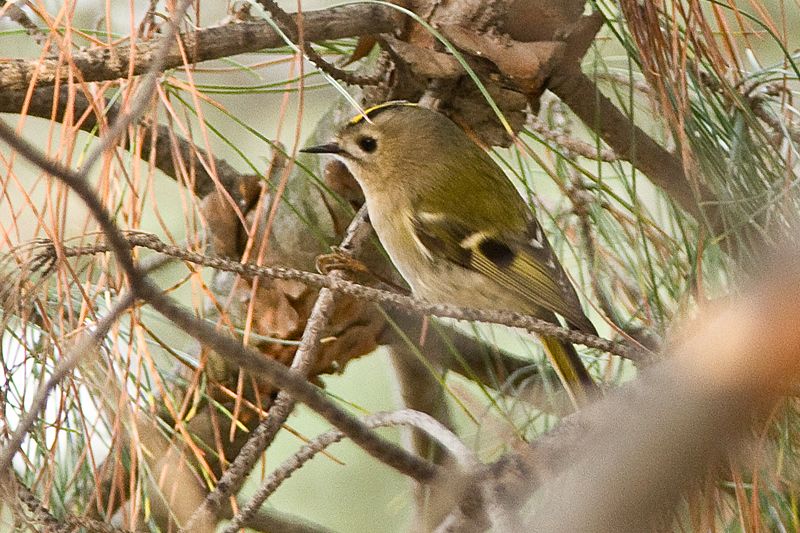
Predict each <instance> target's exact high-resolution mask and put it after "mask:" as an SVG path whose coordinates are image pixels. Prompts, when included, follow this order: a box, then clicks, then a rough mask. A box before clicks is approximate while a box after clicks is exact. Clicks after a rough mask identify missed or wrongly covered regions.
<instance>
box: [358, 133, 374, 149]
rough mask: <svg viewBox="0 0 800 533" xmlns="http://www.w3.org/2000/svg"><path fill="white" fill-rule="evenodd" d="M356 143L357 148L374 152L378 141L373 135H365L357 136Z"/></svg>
mask: <svg viewBox="0 0 800 533" xmlns="http://www.w3.org/2000/svg"><path fill="white" fill-rule="evenodd" d="M356 143H357V144H358V147H359V148H361V149H362V150H364V151H365V152H367V153H372V152H374V151H375V149H376V148H377V147H378V141H376V140H375V137H367V136H366V135H365V136H363V137H359V138H358V140H357V141H356Z"/></svg>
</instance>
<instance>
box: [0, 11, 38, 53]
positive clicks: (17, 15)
mask: <svg viewBox="0 0 800 533" xmlns="http://www.w3.org/2000/svg"><path fill="white" fill-rule="evenodd" d="M24 3H25V2H20V1H18V0H12V1H11V2H7V1H6V0H0V6H3V5H5V7H4V8H2V9H0V18H2V17H8V18H9V19H11V20H13V21H14V22H16V23H17V24H19V25H20V26H22V27H23V28H25V33H27V34H28V35H30V36H31V37H32V38H33V40H34V41H36V44H38V45H40V46H41V45H44V43H45V42H46V41H47V34H45V32H43V31H42V29H41V28H40V27H39V26H37V25H36V23H35V22H33V21H32V20H31V18H30V17H29V16H28V14H27V13H25V11H24V10H23V9H22V8H21V7H20V6H19V5H18V4H24Z"/></svg>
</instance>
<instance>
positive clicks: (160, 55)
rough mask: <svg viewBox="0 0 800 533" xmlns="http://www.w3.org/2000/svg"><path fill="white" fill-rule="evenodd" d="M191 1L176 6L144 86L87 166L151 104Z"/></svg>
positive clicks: (95, 149) (106, 133) (90, 165)
mask: <svg viewBox="0 0 800 533" xmlns="http://www.w3.org/2000/svg"><path fill="white" fill-rule="evenodd" d="M191 3H192V0H182V1H181V2H180V3H179V4H178V5H177V6H176V8H175V12H174V14H173V15H172V18H171V19H170V20H169V23H168V24H167V30H166V31H165V32H164V36H163V37H162V39H161V42H162V43H163V44H162V46H161V47H159V49H158V50H157V52H156V53H155V55H154V56H153V63H152V65H150V68H149V69H148V71H147V73H146V74H145V75H144V78H143V80H142V86H141V87H139V89H138V90H137V91H136V96H135V97H134V98H133V102H132V103H131V106H130V109H129V110H128V112H127V113H124V114H122V115H118V116H117V118H116V120H115V121H114V123H113V124H112V125H111V127H110V128H109V129H108V131H107V132H105V134H103V135H102V136H101V137H100V142H99V143H97V145H96V146H95V148H94V150H92V151H91V152H90V153H89V155H88V156H87V157H86V160H85V161H84V162H83V165H84V166H85V167H87V168H91V167H93V166H94V164H95V162H96V161H97V160H98V159H100V156H102V155H103V154H104V153H105V152H106V150H108V149H109V148H111V147H112V146H113V145H114V144H116V142H117V139H118V138H119V137H120V136H121V135H122V134H123V133H125V130H127V129H128V126H130V125H131V124H133V123H134V122H135V121H136V120H138V119H139V117H140V116H141V115H142V113H144V110H145V108H146V107H147V106H148V105H150V101H151V100H152V99H153V95H154V94H155V93H156V88H157V87H158V78H159V76H161V71H162V70H163V67H164V62H165V61H166V59H167V54H168V53H169V51H170V48H172V42H173V41H174V40H175V35H177V33H178V26H179V25H180V21H181V20H182V19H183V16H184V15H185V14H186V10H187V9H189V5H190V4H191Z"/></svg>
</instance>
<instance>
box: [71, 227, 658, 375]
mask: <svg viewBox="0 0 800 533" xmlns="http://www.w3.org/2000/svg"><path fill="white" fill-rule="evenodd" d="M125 242H126V244H129V245H134V246H143V247H146V248H149V249H151V250H155V251H157V252H161V253H164V254H167V255H171V256H173V257H178V258H179V259H182V260H184V261H189V262H192V263H195V264H199V265H204V266H208V267H211V268H215V269H218V270H224V271H227V272H234V273H236V274H240V275H242V276H245V277H251V278H253V277H268V278H274V279H293V280H297V281H301V282H303V283H305V284H307V285H311V286H314V287H320V288H327V289H331V290H335V291H338V292H341V293H343V294H347V295H349V296H352V297H354V298H360V299H363V300H368V301H371V302H374V303H379V304H386V305H389V306H391V307H393V308H396V309H400V310H404V311H406V312H408V311H411V312H414V313H417V314H420V315H434V316H440V317H447V318H455V319H458V320H469V321H478V322H492V323H495V324H503V325H505V326H510V327H517V328H523V329H526V330H528V331H531V332H533V333H537V334H540V335H548V336H552V337H556V338H558V339H560V340H563V341H567V342H571V343H573V344H582V345H584V346H588V347H590V348H596V349H598V350H602V351H604V352H608V353H612V354H614V355H619V356H620V357H625V358H627V359H631V360H633V361H646V360H649V359H651V358H652V357H654V354H652V353H649V352H648V351H647V350H646V349H644V348H641V349H637V348H635V347H632V346H629V345H627V344H626V343H622V342H615V341H610V340H607V339H603V338H600V337H596V336H594V335H589V334H587V333H583V332H580V331H575V330H571V329H568V328H564V327H561V326H557V325H555V324H553V323H551V322H547V321H546V320H540V319H537V318H534V317H532V316H529V315H525V314H522V313H514V312H511V311H499V310H487V309H475V308H469V307H459V306H456V305H449V304H431V303H428V302H426V301H424V300H419V299H416V298H413V297H411V296H406V295H404V294H398V293H394V292H389V291H386V290H382V289H376V288H373V287H368V286H366V285H360V284H358V283H353V282H350V281H346V280H339V279H333V278H329V277H327V276H323V275H321V274H316V273H313V272H306V271H303V270H298V269H294V268H284V267H268V266H261V265H257V264H253V263H241V262H238V261H231V260H229V259H225V258H221V257H210V256H207V255H203V254H200V253H197V252H192V251H189V250H185V249H182V248H179V247H177V246H172V245H169V244H166V243H164V242H162V241H161V240H159V239H158V238H157V237H156V236H154V235H150V234H146V233H135V234H130V235H129V236H128V237H127V239H126V241H125ZM105 251H115V247H114V245H96V246H90V247H82V248H73V249H69V248H65V249H64V250H62V252H63V253H64V254H66V255H67V256H69V255H81V254H85V253H98V252H105Z"/></svg>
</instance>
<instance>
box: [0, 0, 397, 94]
mask: <svg viewBox="0 0 800 533" xmlns="http://www.w3.org/2000/svg"><path fill="white" fill-rule="evenodd" d="M394 15H395V11H394V10H392V9H391V8H389V7H386V6H379V5H375V4H353V5H349V6H343V7H334V8H330V9H324V10H319V11H308V12H304V13H303V15H302V16H303V28H304V36H305V39H306V40H308V41H323V40H329V39H341V38H344V37H358V36H361V35H371V34H376V33H385V32H390V31H392V30H393V29H394V28H395V27H396V22H395V18H394ZM294 16H295V18H296V17H297V15H294ZM180 39H181V41H182V43H183V52H185V54H186V61H187V62H188V63H189V64H194V63H200V62H202V61H208V60H211V59H219V58H222V57H229V56H234V55H237V54H243V53H246V52H256V51H258V50H262V49H264V48H276V47H280V46H283V45H285V42H284V40H283V37H281V35H280V33H278V32H277V31H276V30H275V29H274V28H273V27H272V26H271V25H269V24H268V23H267V22H238V23H235V24H226V25H224V26H216V27H212V28H204V29H201V30H198V31H195V32H189V33H183V34H181V35H180ZM162 43H163V38H158V39H153V40H151V41H145V42H139V43H138V44H136V46H135V48H134V49H133V50H131V48H130V47H129V46H118V47H116V48H111V49H110V48H105V47H102V48H101V47H98V48H91V49H88V50H84V51H74V52H72V54H71V56H70V65H74V68H75V69H76V70H77V72H75V71H73V70H72V69H71V68H64V65H62V64H61V60H60V59H59V58H58V57H50V58H47V59H44V60H25V59H8V60H5V61H3V62H0V94H2V93H6V92H8V91H24V90H27V89H28V87H29V86H30V84H31V83H32V82H34V80H35V83H36V84H37V86H39V87H43V86H52V85H55V84H56V83H57V82H66V81H68V80H70V79H75V80H77V79H80V80H82V81H84V82H89V81H103V80H115V79H119V78H126V77H128V76H129V75H130V74H131V73H132V74H133V75H134V76H138V75H140V74H143V73H145V72H147V70H148V69H149V68H150V67H151V66H152V65H153V64H154V61H155V59H156V57H155V56H156V52H157V50H158V49H159V47H160V46H162ZM131 58H133V60H132V64H131ZM183 66H185V62H184V55H183V53H182V52H181V49H180V48H179V47H178V45H177V44H171V45H170V48H169V50H168V52H167V54H166V57H165V59H164V62H163V65H161V70H166V69H171V68H180V67H183Z"/></svg>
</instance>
